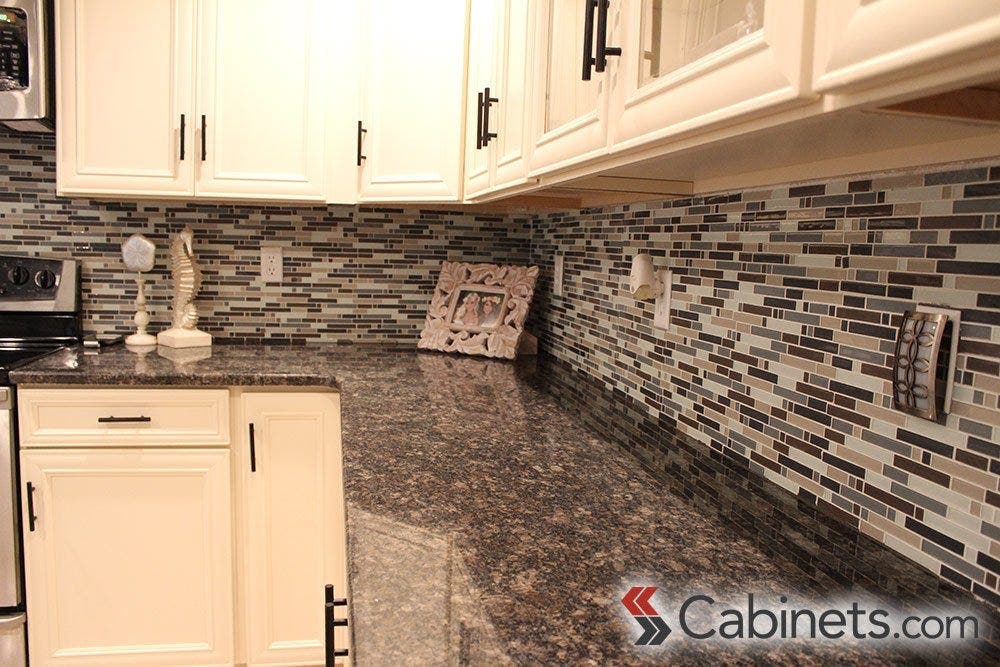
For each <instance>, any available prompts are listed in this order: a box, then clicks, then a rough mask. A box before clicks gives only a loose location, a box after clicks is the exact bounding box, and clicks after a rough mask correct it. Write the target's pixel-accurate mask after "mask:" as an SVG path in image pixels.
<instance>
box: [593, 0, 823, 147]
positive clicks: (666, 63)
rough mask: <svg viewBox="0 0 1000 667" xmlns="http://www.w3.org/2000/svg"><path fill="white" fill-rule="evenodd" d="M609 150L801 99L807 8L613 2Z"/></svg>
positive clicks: (730, 1)
mask: <svg viewBox="0 0 1000 667" xmlns="http://www.w3.org/2000/svg"><path fill="white" fill-rule="evenodd" d="M620 1H621V3H622V5H623V9H622V12H621V36H620V39H621V41H622V43H623V49H622V51H623V53H622V56H621V64H620V67H619V68H618V70H617V71H616V72H615V74H614V77H613V79H612V81H613V83H612V87H613V89H614V90H613V98H614V100H613V113H614V116H615V123H614V125H613V128H612V142H613V144H615V145H616V147H618V148H629V147H632V146H639V145H643V144H647V143H652V142H656V141H659V140H663V139H667V138H671V137H675V136H678V135H682V134H686V133H690V132H693V131H697V130H700V129H702V128H707V127H711V126H715V125H718V124H722V123H725V122H732V121H738V120H743V119H745V118H748V117H751V116H753V115H758V114H764V113H767V112H771V111H775V110H778V109H780V108H782V107H783V106H788V105H791V104H794V103H795V102H796V101H798V100H804V99H808V98H810V97H811V96H812V95H811V91H810V89H809V86H808V78H807V76H808V68H807V67H806V66H805V64H806V60H805V58H804V51H803V49H804V47H805V46H806V45H808V40H807V39H806V36H807V35H806V31H807V30H811V18H812V11H811V8H812V2H811V0H620Z"/></svg>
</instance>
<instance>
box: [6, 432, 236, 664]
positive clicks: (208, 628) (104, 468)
mask: <svg viewBox="0 0 1000 667" xmlns="http://www.w3.org/2000/svg"><path fill="white" fill-rule="evenodd" d="M21 480H22V484H23V485H24V487H22V490H23V492H24V494H25V502H24V503H22V505H23V520H22V525H23V526H24V536H25V539H24V552H25V581H26V589H27V591H26V592H27V605H28V609H29V610H30V614H31V618H30V621H29V623H28V642H29V650H30V653H31V664H32V665H33V666H35V667H40V666H43V665H62V666H69V665H74V666H76V665H80V666H86V667H113V666H114V665H129V666H132V665H163V666H178V665H226V664H232V660H233V624H232V621H233V584H232V570H231V558H230V554H231V544H232V516H231V514H230V496H229V452H228V451H227V450H208V449H203V450H192V449H189V450H164V449H159V450H151V449H146V450H144V449H117V450H114V449H106V450H82V449H77V450H72V449H70V450H32V451H25V452H22V454H21ZM27 484H31V485H32V486H33V487H34V491H33V493H32V492H29V491H28V490H27ZM29 500H30V503H29ZM32 511H33V512H34V515H35V516H36V517H37V518H36V519H34V520H33V521H32V519H31V518H30V516H29V515H30V514H31V513H32ZM32 523H33V525H32Z"/></svg>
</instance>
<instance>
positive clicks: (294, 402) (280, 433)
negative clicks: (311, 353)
mask: <svg viewBox="0 0 1000 667" xmlns="http://www.w3.org/2000/svg"><path fill="white" fill-rule="evenodd" d="M241 402H242V419H243V426H244V428H243V431H244V435H243V443H242V446H241V447H240V450H239V455H238V458H237V464H238V465H239V466H240V469H241V470H242V473H241V475H240V478H241V479H242V480H243V486H244V488H243V491H242V495H243V498H244V509H243V515H244V517H245V519H244V522H243V531H242V532H243V538H242V539H243V545H244V546H243V556H242V564H243V572H244V577H243V580H244V581H245V587H244V595H245V600H246V635H247V643H248V645H247V664H248V665H275V664H317V663H322V661H323V647H324V630H323V627H324V626H323V622H324V621H323V605H324V599H323V587H324V586H325V585H326V584H333V585H334V586H335V588H336V590H337V591H338V595H341V596H342V595H346V593H347V570H346V563H345V545H344V537H345V535H344V505H343V493H344V491H343V482H342V479H341V460H340V403H339V399H338V397H337V395H336V394H299V393H248V394H244V395H243V396H242V398H241ZM251 424H252V428H253V436H251V435H250V429H251ZM251 437H252V440H251ZM251 447H252V449H251ZM346 613H347V612H346V610H345V609H339V610H338V616H344V615H346ZM348 636H349V633H348V632H347V630H346V629H345V628H338V629H337V645H338V646H340V647H347V646H348Z"/></svg>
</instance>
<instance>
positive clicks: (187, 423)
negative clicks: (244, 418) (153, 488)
mask: <svg viewBox="0 0 1000 667" xmlns="http://www.w3.org/2000/svg"><path fill="white" fill-rule="evenodd" d="M17 402H18V418H19V422H20V426H19V428H20V434H21V447H22V448H32V447H82V446H87V445H90V446H94V447H102V446H108V447H111V446H114V447H129V446H137V447H138V446H142V447H157V446H178V445H182V446H200V447H205V446H213V445H216V446H226V445H228V444H229V392H228V391H226V390H224V389H22V390H20V391H18V393H17Z"/></svg>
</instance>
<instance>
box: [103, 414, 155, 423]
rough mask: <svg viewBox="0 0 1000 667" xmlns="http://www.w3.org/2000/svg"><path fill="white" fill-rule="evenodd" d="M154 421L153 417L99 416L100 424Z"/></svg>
mask: <svg viewBox="0 0 1000 667" xmlns="http://www.w3.org/2000/svg"><path fill="white" fill-rule="evenodd" d="M151 421H153V419H152V417H144V416H139V417H98V418H97V423H98V424H145V423H147V422H151Z"/></svg>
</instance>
